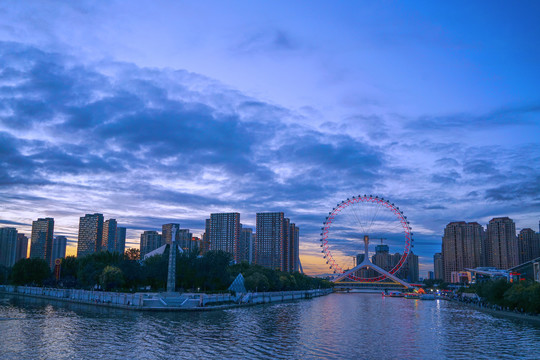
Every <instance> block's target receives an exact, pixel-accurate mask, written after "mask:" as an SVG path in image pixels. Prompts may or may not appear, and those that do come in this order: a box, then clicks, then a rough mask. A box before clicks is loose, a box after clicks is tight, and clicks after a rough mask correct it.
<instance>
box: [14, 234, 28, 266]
mask: <svg viewBox="0 0 540 360" xmlns="http://www.w3.org/2000/svg"><path fill="white" fill-rule="evenodd" d="M27 256H28V238H27V237H26V236H25V235H24V234H17V254H16V255H15V262H17V261H19V260H21V259H26V257H27Z"/></svg>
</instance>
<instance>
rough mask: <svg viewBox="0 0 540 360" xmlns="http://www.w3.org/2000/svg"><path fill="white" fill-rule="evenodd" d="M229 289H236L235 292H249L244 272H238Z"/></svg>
mask: <svg viewBox="0 0 540 360" xmlns="http://www.w3.org/2000/svg"><path fill="white" fill-rule="evenodd" d="M227 290H229V291H234V292H235V293H237V294H238V293H242V294H245V293H247V290H246V286H245V285H244V277H243V276H242V274H238V276H237V277H236V279H234V281H233V282H232V284H231V286H229V288H228V289H227Z"/></svg>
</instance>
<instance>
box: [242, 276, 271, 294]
mask: <svg viewBox="0 0 540 360" xmlns="http://www.w3.org/2000/svg"><path fill="white" fill-rule="evenodd" d="M244 283H245V285H246V289H247V290H250V291H267V290H268V289H269V288H270V283H269V282H268V278H267V277H266V276H265V275H263V274H261V273H259V272H256V273H253V274H251V275H249V276H248V277H247V278H246V279H245V281H244Z"/></svg>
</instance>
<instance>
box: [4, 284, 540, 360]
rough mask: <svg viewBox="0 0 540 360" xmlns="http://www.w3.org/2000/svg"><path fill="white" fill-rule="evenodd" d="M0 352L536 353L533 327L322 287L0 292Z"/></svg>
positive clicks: (433, 304) (539, 341)
mask: <svg viewBox="0 0 540 360" xmlns="http://www.w3.org/2000/svg"><path fill="white" fill-rule="evenodd" d="M0 335H1V336H0V358H2V359H5V358H7V359H11V358H12V359H21V358H22V359H35V358H41V359H80V358H83V359H94V358H136V359H163V358H171V357H172V358H219V359H222V358H231V359H235V358H263V359H265V358H266V359H275V358H284V359H285V358H288V359H290V358H294V359H299V358H302V359H305V358H308V359H309V358H327V359H334V358H365V359H398V358H399V359H412V358H414V359H417V358H429V359H470V358H475V359H492V358H498V359H501V358H508V359H510V358H515V357H516V356H517V357H519V358H522V359H537V358H540V353H539V352H538V350H537V349H539V348H540V328H538V327H536V326H534V325H531V324H527V323H521V322H516V321H513V320H507V319H501V318H495V317H493V316H490V315H487V314H484V313H481V312H478V311H476V310H474V309H470V308H465V307H463V306H462V305H461V304H455V303H450V302H445V301H420V300H410V299H403V298H383V297H381V296H380V295H376V294H332V295H330V296H326V297H322V298H316V299H313V300H309V301H298V302H290V303H278V304H272V305H264V306H255V307H249V308H241V309H230V310H226V311H215V312H204V313H148V312H144V313H139V312H131V311H124V310H118V309H107V308H95V307H92V306H88V305H78V304H65V303H52V304H49V303H47V302H45V301H43V300H39V299H26V298H16V297H9V296H4V295H0Z"/></svg>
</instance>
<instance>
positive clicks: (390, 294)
mask: <svg viewBox="0 0 540 360" xmlns="http://www.w3.org/2000/svg"><path fill="white" fill-rule="evenodd" d="M382 296H383V297H403V293H401V292H399V291H390V292H383V293H382Z"/></svg>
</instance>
